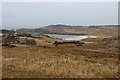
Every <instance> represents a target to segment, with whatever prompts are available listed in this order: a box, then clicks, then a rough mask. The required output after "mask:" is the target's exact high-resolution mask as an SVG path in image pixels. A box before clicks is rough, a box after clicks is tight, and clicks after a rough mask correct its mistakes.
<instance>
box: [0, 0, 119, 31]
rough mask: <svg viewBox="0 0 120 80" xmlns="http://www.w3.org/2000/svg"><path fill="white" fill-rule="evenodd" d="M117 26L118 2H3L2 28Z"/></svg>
mask: <svg viewBox="0 0 120 80" xmlns="http://www.w3.org/2000/svg"><path fill="white" fill-rule="evenodd" d="M53 24H65V25H80V26H81V25H110V24H118V3H117V2H3V3H2V28H3V29H18V28H38V27H44V26H47V25H53Z"/></svg>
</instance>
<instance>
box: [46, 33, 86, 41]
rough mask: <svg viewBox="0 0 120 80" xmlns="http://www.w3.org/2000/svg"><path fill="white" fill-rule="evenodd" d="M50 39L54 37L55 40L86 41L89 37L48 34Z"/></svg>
mask: <svg viewBox="0 0 120 80" xmlns="http://www.w3.org/2000/svg"><path fill="white" fill-rule="evenodd" d="M46 35H48V36H50V37H53V38H59V39H62V40H81V39H85V38H88V36H86V35H67V34H65V35H63V34H46Z"/></svg>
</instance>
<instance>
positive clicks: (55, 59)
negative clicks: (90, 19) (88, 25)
mask: <svg viewBox="0 0 120 80" xmlns="http://www.w3.org/2000/svg"><path fill="white" fill-rule="evenodd" d="M102 40H103V39H101V38H95V39H84V40H82V41H83V42H85V44H84V45H82V46H76V45H74V44H73V45H59V46H54V45H52V44H53V42H54V41H55V40H54V39H51V38H47V37H43V38H40V39H36V42H37V46H32V47H31V46H25V45H17V47H2V51H3V52H2V53H3V58H2V59H3V78H115V77H117V76H116V74H117V73H118V53H117V48H116V45H115V46H111V47H110V45H111V44H112V45H113V43H110V42H109V43H106V42H105V44H106V46H105V44H103V42H101V41H102ZM110 40H111V39H110ZM114 40H115V39H114ZM59 41H61V40H59ZM112 42H114V43H115V42H116V40H115V41H112ZM116 44H117V43H116Z"/></svg>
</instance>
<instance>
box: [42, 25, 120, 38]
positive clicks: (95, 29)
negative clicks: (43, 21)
mask: <svg viewBox="0 0 120 80" xmlns="http://www.w3.org/2000/svg"><path fill="white" fill-rule="evenodd" d="M117 27H118V25H98V26H94V25H93V26H70V25H62V24H58V25H49V26H45V27H43V28H42V29H45V30H47V31H49V33H56V34H86V35H93V36H97V35H99V36H105V35H106V36H113V35H117V32H116V31H117V30H118V28H117Z"/></svg>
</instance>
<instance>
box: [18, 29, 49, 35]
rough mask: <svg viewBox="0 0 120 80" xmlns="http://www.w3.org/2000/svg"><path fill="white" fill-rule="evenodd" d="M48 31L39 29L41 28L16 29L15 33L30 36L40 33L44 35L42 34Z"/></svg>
mask: <svg viewBox="0 0 120 80" xmlns="http://www.w3.org/2000/svg"><path fill="white" fill-rule="evenodd" d="M48 32H49V31H48V30H45V29H41V28H36V29H18V30H17V33H19V34H31V33H40V34H44V33H48Z"/></svg>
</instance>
